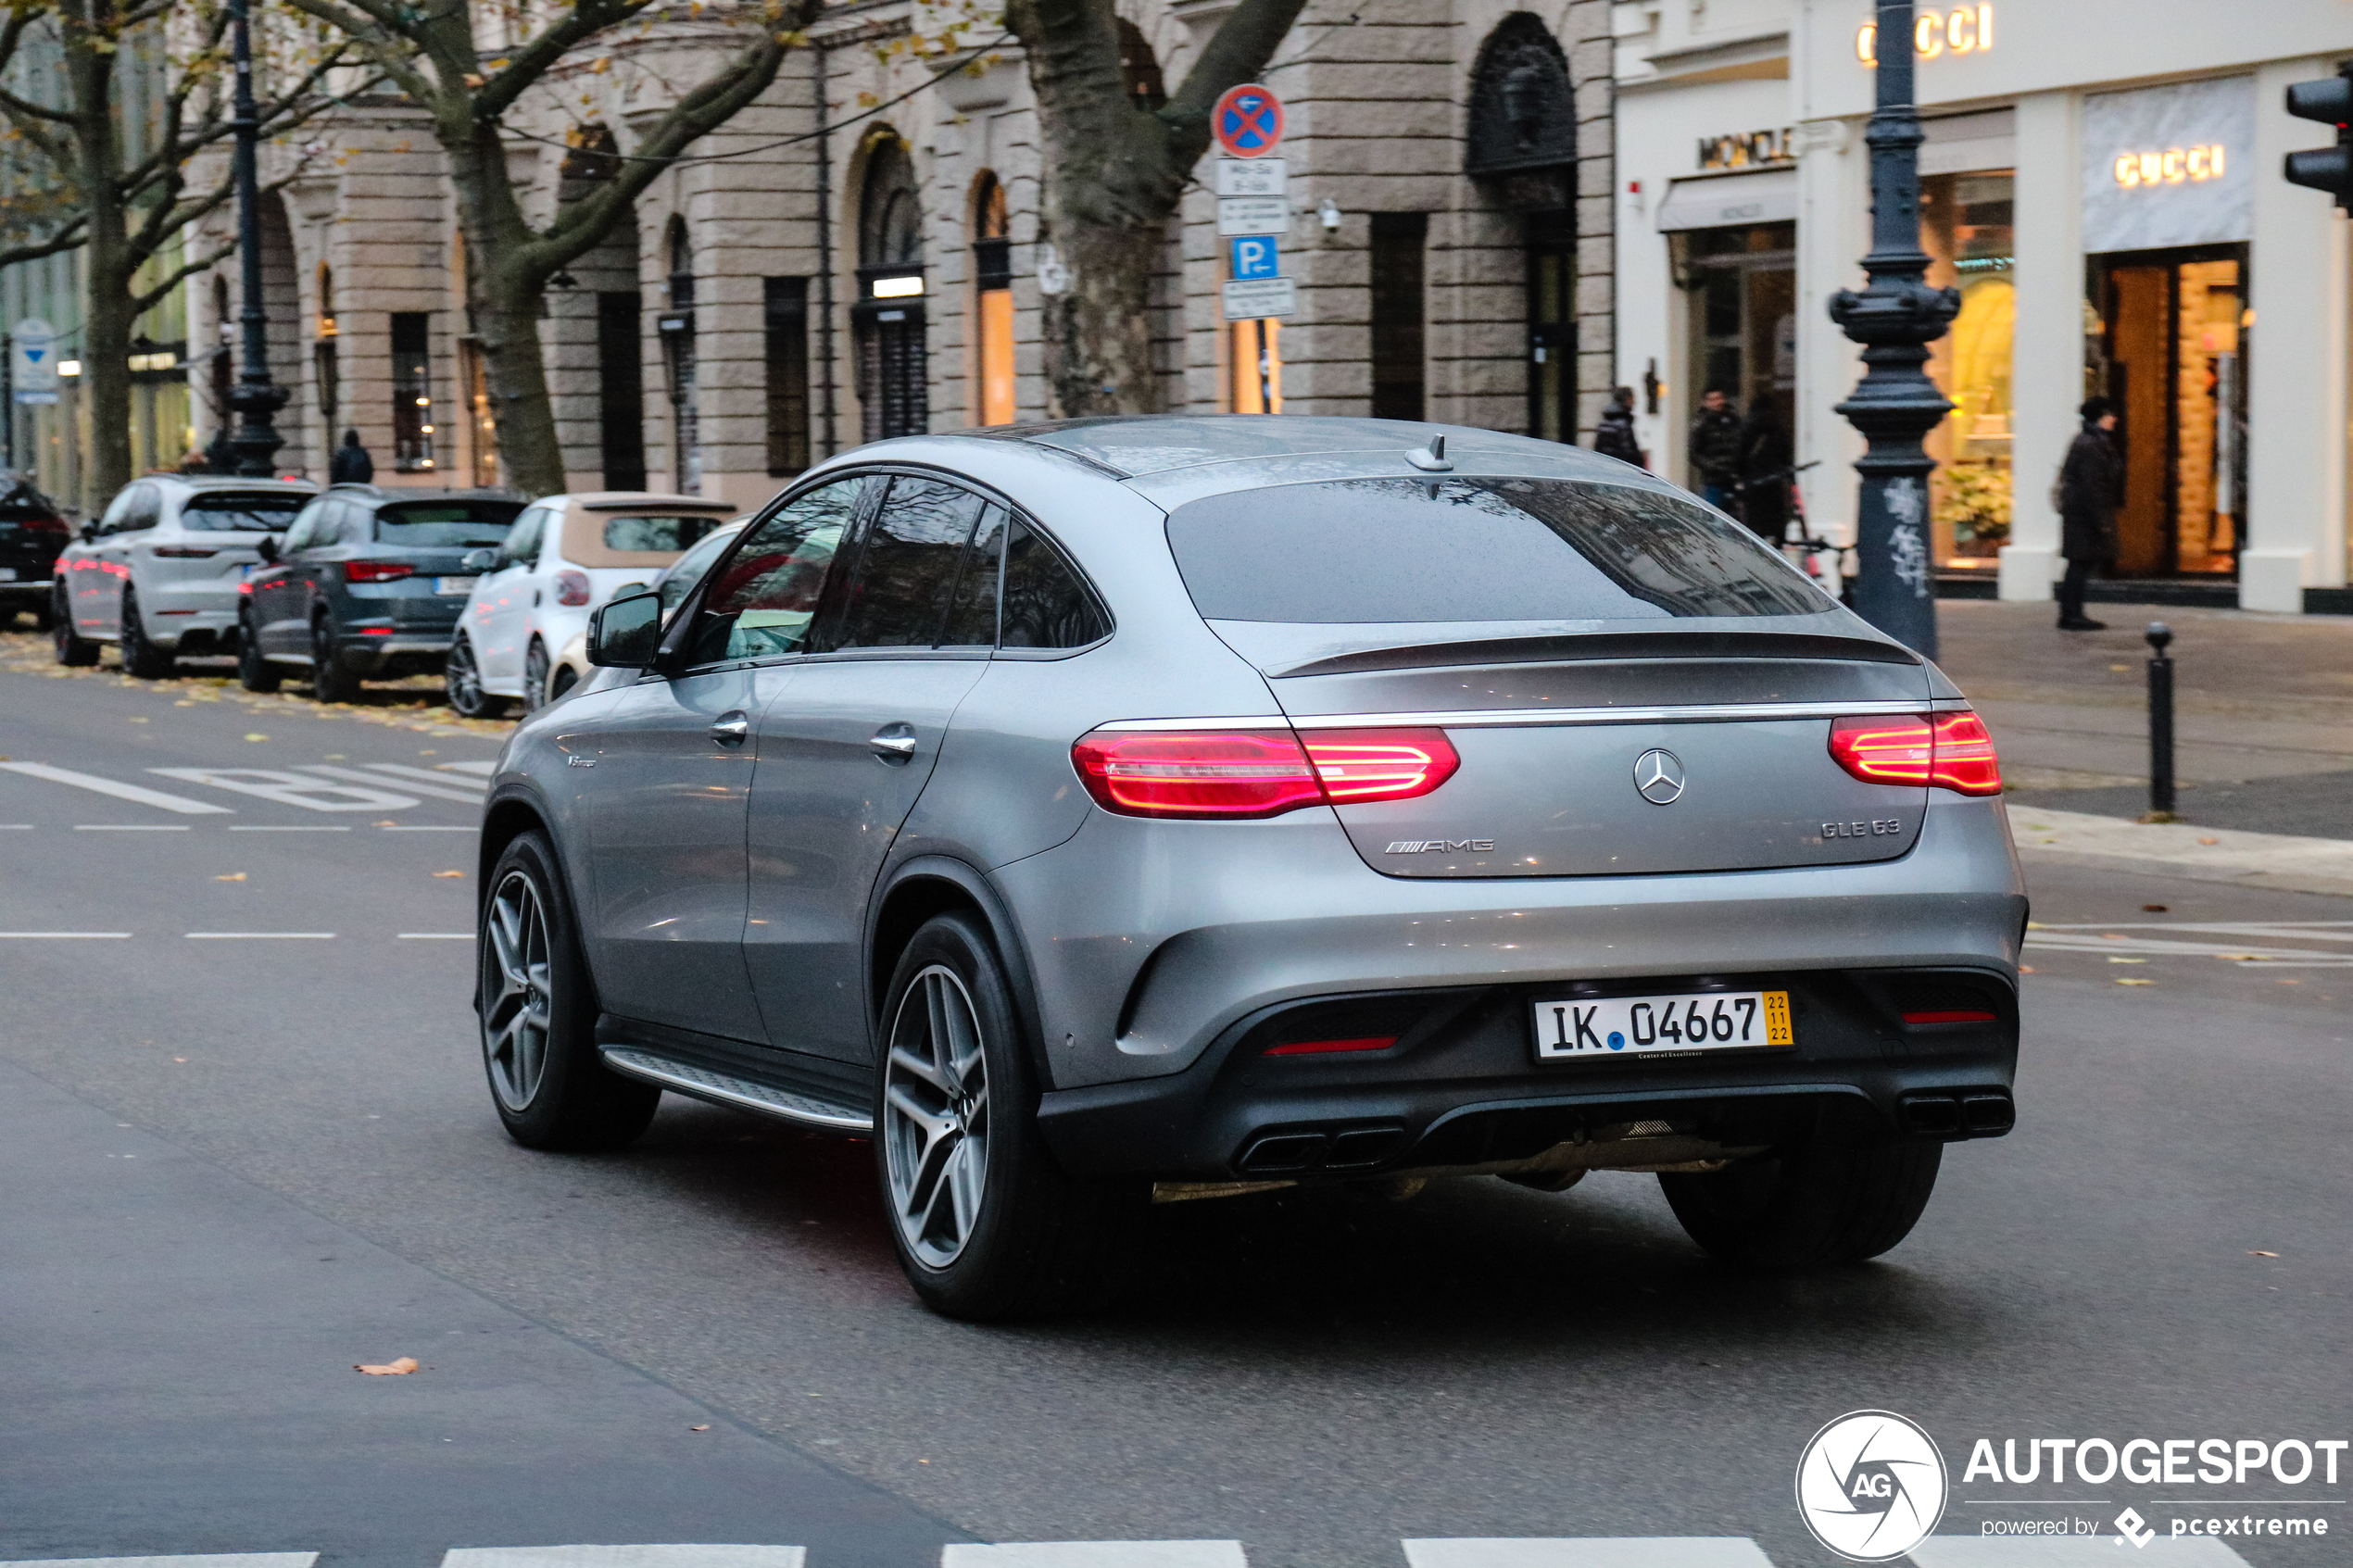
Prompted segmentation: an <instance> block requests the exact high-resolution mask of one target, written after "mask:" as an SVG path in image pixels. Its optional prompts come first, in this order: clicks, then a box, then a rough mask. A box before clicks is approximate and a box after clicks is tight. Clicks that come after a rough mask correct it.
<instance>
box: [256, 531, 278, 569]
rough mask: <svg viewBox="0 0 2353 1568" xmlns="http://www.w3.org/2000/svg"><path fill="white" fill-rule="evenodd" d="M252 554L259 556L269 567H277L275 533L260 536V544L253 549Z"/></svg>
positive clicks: (276, 537) (276, 539) (276, 540)
mask: <svg viewBox="0 0 2353 1568" xmlns="http://www.w3.org/2000/svg"><path fill="white" fill-rule="evenodd" d="M253 553H254V554H255V555H258V556H259V557H260V558H262V560H263V561H264V562H265V563H266V564H268V565H271V566H275V565H277V564H278V536H277V535H276V534H275V533H265V534H263V535H262V536H261V543H260V544H258V545H256V546H254V547H253Z"/></svg>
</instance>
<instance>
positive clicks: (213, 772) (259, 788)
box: [147, 768, 417, 811]
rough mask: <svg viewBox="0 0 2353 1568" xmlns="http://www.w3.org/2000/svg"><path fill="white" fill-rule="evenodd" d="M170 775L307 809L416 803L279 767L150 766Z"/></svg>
mask: <svg viewBox="0 0 2353 1568" xmlns="http://www.w3.org/2000/svg"><path fill="white" fill-rule="evenodd" d="M147 771H149V772H150V773H161V774H162V775H163V776H164V777H165V778H168V779H185V780H187V781H188V782H189V783H190V784H210V785H211V786H212V787H213V788H215V789H229V790H234V791H236V792H237V793H238V794H239V795H258V796H259V797H261V798H262V799H264V800H274V801H276V802H277V803H278V804H279V805H281V806H299V807H301V808H302V809H304V810H306V811H397V810H401V809H404V808H406V807H409V806H414V805H415V804H417V800H416V797H414V796H409V795H395V794H393V793H392V792H391V791H389V790H384V789H363V788H361V787H360V786H359V785H358V784H327V783H325V782H323V781H321V780H319V779H307V778H305V777H303V776H302V775H301V774H300V773H289V772H286V771H283V769H278V768H150V769H148V770H147ZM215 809H216V810H217V809H219V808H217V807H216V808H215Z"/></svg>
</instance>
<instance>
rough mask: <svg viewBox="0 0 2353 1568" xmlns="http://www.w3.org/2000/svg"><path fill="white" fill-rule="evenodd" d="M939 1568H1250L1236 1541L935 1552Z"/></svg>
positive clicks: (1031, 1544) (1038, 1544)
mask: <svg viewBox="0 0 2353 1568" xmlns="http://www.w3.org/2000/svg"><path fill="white" fill-rule="evenodd" d="M939 1568H1250V1565H1249V1560H1248V1559H1247V1558H1245V1557H1243V1556H1242V1543H1241V1542H1239V1541H1012V1542H1007V1543H1005V1544H1003V1545H1000V1546H969V1545H964V1544H962V1543H958V1544H955V1545H950V1546H944V1547H941V1548H940V1549H939Z"/></svg>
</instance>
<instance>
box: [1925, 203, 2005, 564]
mask: <svg viewBox="0 0 2353 1568" xmlns="http://www.w3.org/2000/svg"><path fill="white" fill-rule="evenodd" d="M2012 185H2013V181H2012V178H2011V175H2010V172H2009V171H2008V170H2007V169H2001V170H1994V171H1989V172H1984V173H1977V174H1938V175H1931V176H1930V177H1928V178H1926V179H1924V180H1922V181H1921V182H1920V248H1921V249H1922V250H1924V251H1926V252H1927V253H1928V256H1929V268H1928V282H1929V283H1930V285H1931V287H1935V288H1957V289H1958V290H1960V291H1961V308H1960V313H1959V314H1958V315H1957V316H1956V317H1954V318H1953V325H1952V329H1951V330H1950V331H1949V332H1946V333H1945V334H1944V336H1943V337H1941V338H1939V339H1938V340H1937V341H1936V342H1935V343H1934V344H1932V345H1930V355H1929V362H1928V374H1929V378H1930V379H1931V381H1933V382H1934V383H1936V386H1937V390H1939V391H1941V392H1943V393H1944V395H1945V396H1947V397H1949V398H1951V399H1952V400H1953V405H1954V407H1953V411H1952V413H1951V414H1949V415H1947V416H1946V417H1945V419H1944V422H1942V423H1941V424H1939V425H1938V426H1937V427H1936V428H1935V429H1934V430H1933V431H1931V432H1930V433H1929V435H1928V437H1927V440H1926V443H1925V445H1926V446H1927V448H1928V454H1929V456H1930V457H1931V458H1934V459H1935V460H1936V471H1935V474H1934V476H1933V477H1932V478H1931V481H1930V486H1929V488H1930V500H1931V507H1932V508H1933V509H1932V513H1931V516H1932V519H1933V521H1934V524H1935V551H1936V564H1937V565H1938V566H1939V567H1942V568H1945V569H1947V570H1952V571H1993V570H1994V568H1995V567H1996V566H1997V565H1998V564H1999V554H2000V551H2001V547H2002V546H2004V545H2006V544H2007V543H2008V542H2009V537H2010V500H2011V495H2012V483H2011V471H2010V339H2011V332H2012V329H2013V326H2014V323H2015V321H2016V319H2017V314H2018V286H2017V282H2016V279H2015V272H2016V266H2017V259H2016V247H2015V244H2014V239H2015V231H2014V229H2013V227H2012V222H2011V201H2012Z"/></svg>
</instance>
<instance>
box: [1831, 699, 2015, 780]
mask: <svg viewBox="0 0 2353 1568" xmlns="http://www.w3.org/2000/svg"><path fill="white" fill-rule="evenodd" d="M1831 757H1832V758H1833V759H1836V760H1837V762H1838V765H1839V766H1840V767H1842V768H1843V769H1845V770H1846V771H1848V772H1850V773H1852V774H1854V775H1855V776H1856V778H1858V779H1861V780H1862V781H1863V782H1864V783H1865V784H1934V785H1936V786H1937V787H1938V788H1940V789H1949V790H1952V791H1953V792H1954V793H1956V794H1958V795H1999V794H2001V793H2002V765H2001V761H2000V759H1997V758H1996V757H1995V756H1994V737H1993V736H1991V735H1989V734H1986V733H1985V721H1983V720H1982V719H1980V718H1979V717H1978V716H1977V715H1976V714H1974V713H1970V712H1967V711H1963V712H1959V713H1939V714H1935V715H1933V716H1932V717H1931V718H1921V717H1920V716H1919V715H1918V714H1910V713H1897V714H1888V715H1885V716H1876V715H1875V716H1873V717H1871V718H1868V719H1840V720H1836V721H1832V723H1831Z"/></svg>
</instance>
